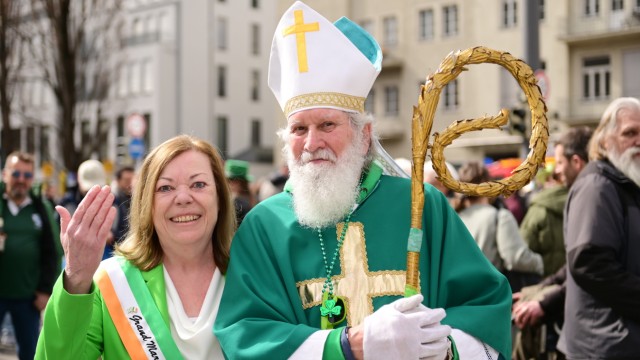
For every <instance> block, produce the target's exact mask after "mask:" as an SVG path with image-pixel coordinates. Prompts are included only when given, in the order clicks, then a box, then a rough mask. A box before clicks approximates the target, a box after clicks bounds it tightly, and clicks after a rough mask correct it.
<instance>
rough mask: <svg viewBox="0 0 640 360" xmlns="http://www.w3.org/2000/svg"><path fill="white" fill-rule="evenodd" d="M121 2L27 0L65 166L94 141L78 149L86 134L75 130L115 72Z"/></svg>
mask: <svg viewBox="0 0 640 360" xmlns="http://www.w3.org/2000/svg"><path fill="white" fill-rule="evenodd" d="M0 1H1V0H0ZM122 2H123V0H31V12H32V14H34V20H33V24H32V25H33V26H31V27H30V28H31V29H33V30H32V31H35V33H34V34H33V38H32V41H31V42H30V44H31V49H32V55H33V61H35V62H36V64H37V67H38V69H39V71H40V73H41V76H42V78H43V79H44V82H45V83H46V84H48V85H49V87H50V88H51V90H52V93H53V96H54V98H55V101H56V104H57V107H58V112H57V113H58V115H57V119H56V121H57V124H56V126H55V128H56V132H57V135H58V136H57V138H58V142H57V144H58V147H59V154H61V156H62V160H63V165H64V166H65V167H66V168H67V169H69V170H75V169H77V168H78V166H79V164H80V163H81V162H82V161H83V160H85V159H86V157H87V156H88V155H90V153H91V152H92V151H95V149H96V148H97V146H98V143H97V142H96V141H90V145H91V146H90V151H89V154H87V153H86V152H85V153H83V151H82V150H83V143H82V142H83V140H86V139H82V137H77V136H75V135H76V132H77V130H76V129H77V128H78V124H79V123H80V121H81V116H83V115H86V111H87V109H93V111H95V113H96V114H99V112H100V107H101V106H102V103H103V101H104V100H105V99H106V97H107V94H108V89H109V85H110V83H111V81H112V80H113V78H114V76H113V70H114V66H113V61H112V59H113V57H114V56H116V54H117V53H118V50H119V48H120V42H121V39H120V30H119V28H120V21H119V20H118V19H120V15H121V11H122ZM97 131H98V127H97V126H95V127H94V129H93V130H92V131H91V132H92V134H89V138H90V139H96V138H97ZM85 135H86V134H85ZM83 137H84V136H83ZM61 139H64V141H60V140H61ZM85 148H86V146H85Z"/></svg>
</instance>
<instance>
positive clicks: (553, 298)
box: [512, 127, 593, 357]
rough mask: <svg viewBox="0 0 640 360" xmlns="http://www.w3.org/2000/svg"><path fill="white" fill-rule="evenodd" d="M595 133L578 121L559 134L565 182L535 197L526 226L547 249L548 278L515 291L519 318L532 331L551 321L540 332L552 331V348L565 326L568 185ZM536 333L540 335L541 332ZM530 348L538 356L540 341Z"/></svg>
mask: <svg viewBox="0 0 640 360" xmlns="http://www.w3.org/2000/svg"><path fill="white" fill-rule="evenodd" d="M592 133H593V132H592V130H591V129H590V128H588V127H576V128H571V129H569V130H567V131H566V132H565V133H563V134H562V135H561V136H560V138H558V140H557V141H556V143H555V160H556V166H555V169H554V173H555V175H556V176H557V178H558V179H559V180H560V182H561V185H559V186H554V187H552V188H549V189H545V190H543V191H541V192H540V193H538V194H537V195H536V196H535V197H534V198H533V199H532V202H531V206H530V208H529V211H528V212H527V215H526V216H525V219H524V221H523V222H522V226H521V227H520V231H521V233H522V237H523V238H524V239H525V241H526V242H527V243H528V245H529V248H531V250H533V251H536V252H538V253H540V254H541V255H542V258H543V261H544V270H545V275H546V276H547V278H545V279H544V280H543V281H542V282H540V283H539V284H537V285H534V286H532V287H531V288H530V289H527V288H525V289H523V291H522V293H520V292H517V293H515V294H513V299H514V306H513V312H512V313H513V319H514V323H515V325H516V326H518V328H520V329H526V331H528V332H530V333H533V332H536V331H537V328H535V327H536V326H537V325H540V324H545V325H546V327H547V331H546V332H539V336H543V337H546V339H544V340H545V341H544V343H546V349H544V350H545V352H548V353H554V352H555V351H556V348H555V347H556V343H557V341H558V334H557V333H556V332H555V331H553V329H555V328H557V327H558V326H562V323H563V319H564V298H565V279H566V268H565V251H564V238H563V234H562V225H563V220H564V216H563V210H564V206H565V202H566V200H567V193H568V189H569V188H571V186H572V185H573V183H574V182H575V180H576V178H577V177H578V175H579V174H580V172H581V171H582V170H583V169H584V168H585V167H586V166H587V163H588V161H589V156H588V145H589V140H590V139H591V135H592ZM552 285H553V286H552ZM525 293H526V294H525ZM532 328H535V329H532ZM545 334H546V335H545ZM523 338H526V337H523ZM530 338H531V339H534V338H535V336H532V337H530ZM536 340H537V339H536ZM515 343H516V344H517V343H518V341H516V342H515ZM525 349H529V350H532V351H534V352H535V353H532V354H528V355H529V357H537V356H538V355H539V354H538V352H539V351H540V346H526V344H523V351H525Z"/></svg>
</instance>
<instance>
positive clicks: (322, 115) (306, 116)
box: [287, 108, 349, 126]
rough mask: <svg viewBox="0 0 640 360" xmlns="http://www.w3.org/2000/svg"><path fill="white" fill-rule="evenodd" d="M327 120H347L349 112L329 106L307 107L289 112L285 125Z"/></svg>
mask: <svg viewBox="0 0 640 360" xmlns="http://www.w3.org/2000/svg"><path fill="white" fill-rule="evenodd" d="M327 120H330V121H348V120H349V114H347V113H346V112H344V111H342V110H337V109H331V108H319V109H308V110H303V111H298V112H296V113H294V114H291V116H289V118H288V120H287V125H289V126H291V125H293V124H304V123H318V122H322V121H327Z"/></svg>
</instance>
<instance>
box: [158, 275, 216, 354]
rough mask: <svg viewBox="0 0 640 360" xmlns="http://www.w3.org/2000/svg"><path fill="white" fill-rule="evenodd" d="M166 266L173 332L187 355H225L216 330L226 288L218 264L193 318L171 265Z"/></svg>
mask: <svg viewBox="0 0 640 360" xmlns="http://www.w3.org/2000/svg"><path fill="white" fill-rule="evenodd" d="M163 270H164V282H165V286H166V289H167V308H168V309H169V322H170V325H171V336H172V337H173V340H174V341H175V342H176V345H177V346H178V349H179V350H180V353H182V356H183V357H184V358H185V359H224V356H223V355H222V349H221V348H220V342H219V341H218V338H216V336H215V335H214V334H213V323H214V322H215V320H216V315H217V314H218V307H219V306H220V298H221V297H222V290H223V289H224V276H222V274H221V273H220V270H218V269H217V268H216V270H215V272H214V273H213V278H212V279H211V284H209V289H208V290H207V295H206V296H205V298H204V302H203V303H202V309H200V315H199V316H198V317H197V318H190V317H188V316H187V314H186V313H185V312H184V307H183V306H182V301H181V300H180V296H179V295H178V291H177V290H176V287H175V286H174V285H173V281H171V277H170V276H169V273H167V269H166V268H165V269H163Z"/></svg>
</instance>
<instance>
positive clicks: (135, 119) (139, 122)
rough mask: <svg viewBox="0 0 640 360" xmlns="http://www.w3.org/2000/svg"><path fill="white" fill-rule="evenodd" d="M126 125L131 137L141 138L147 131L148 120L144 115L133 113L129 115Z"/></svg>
mask: <svg viewBox="0 0 640 360" xmlns="http://www.w3.org/2000/svg"><path fill="white" fill-rule="evenodd" d="M126 127H127V132H128V133H129V135H130V136H131V137H134V138H141V137H144V134H145V132H147V120H146V119H145V118H144V116H142V115H140V114H138V113H133V114H131V115H129V116H127V123H126Z"/></svg>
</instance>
